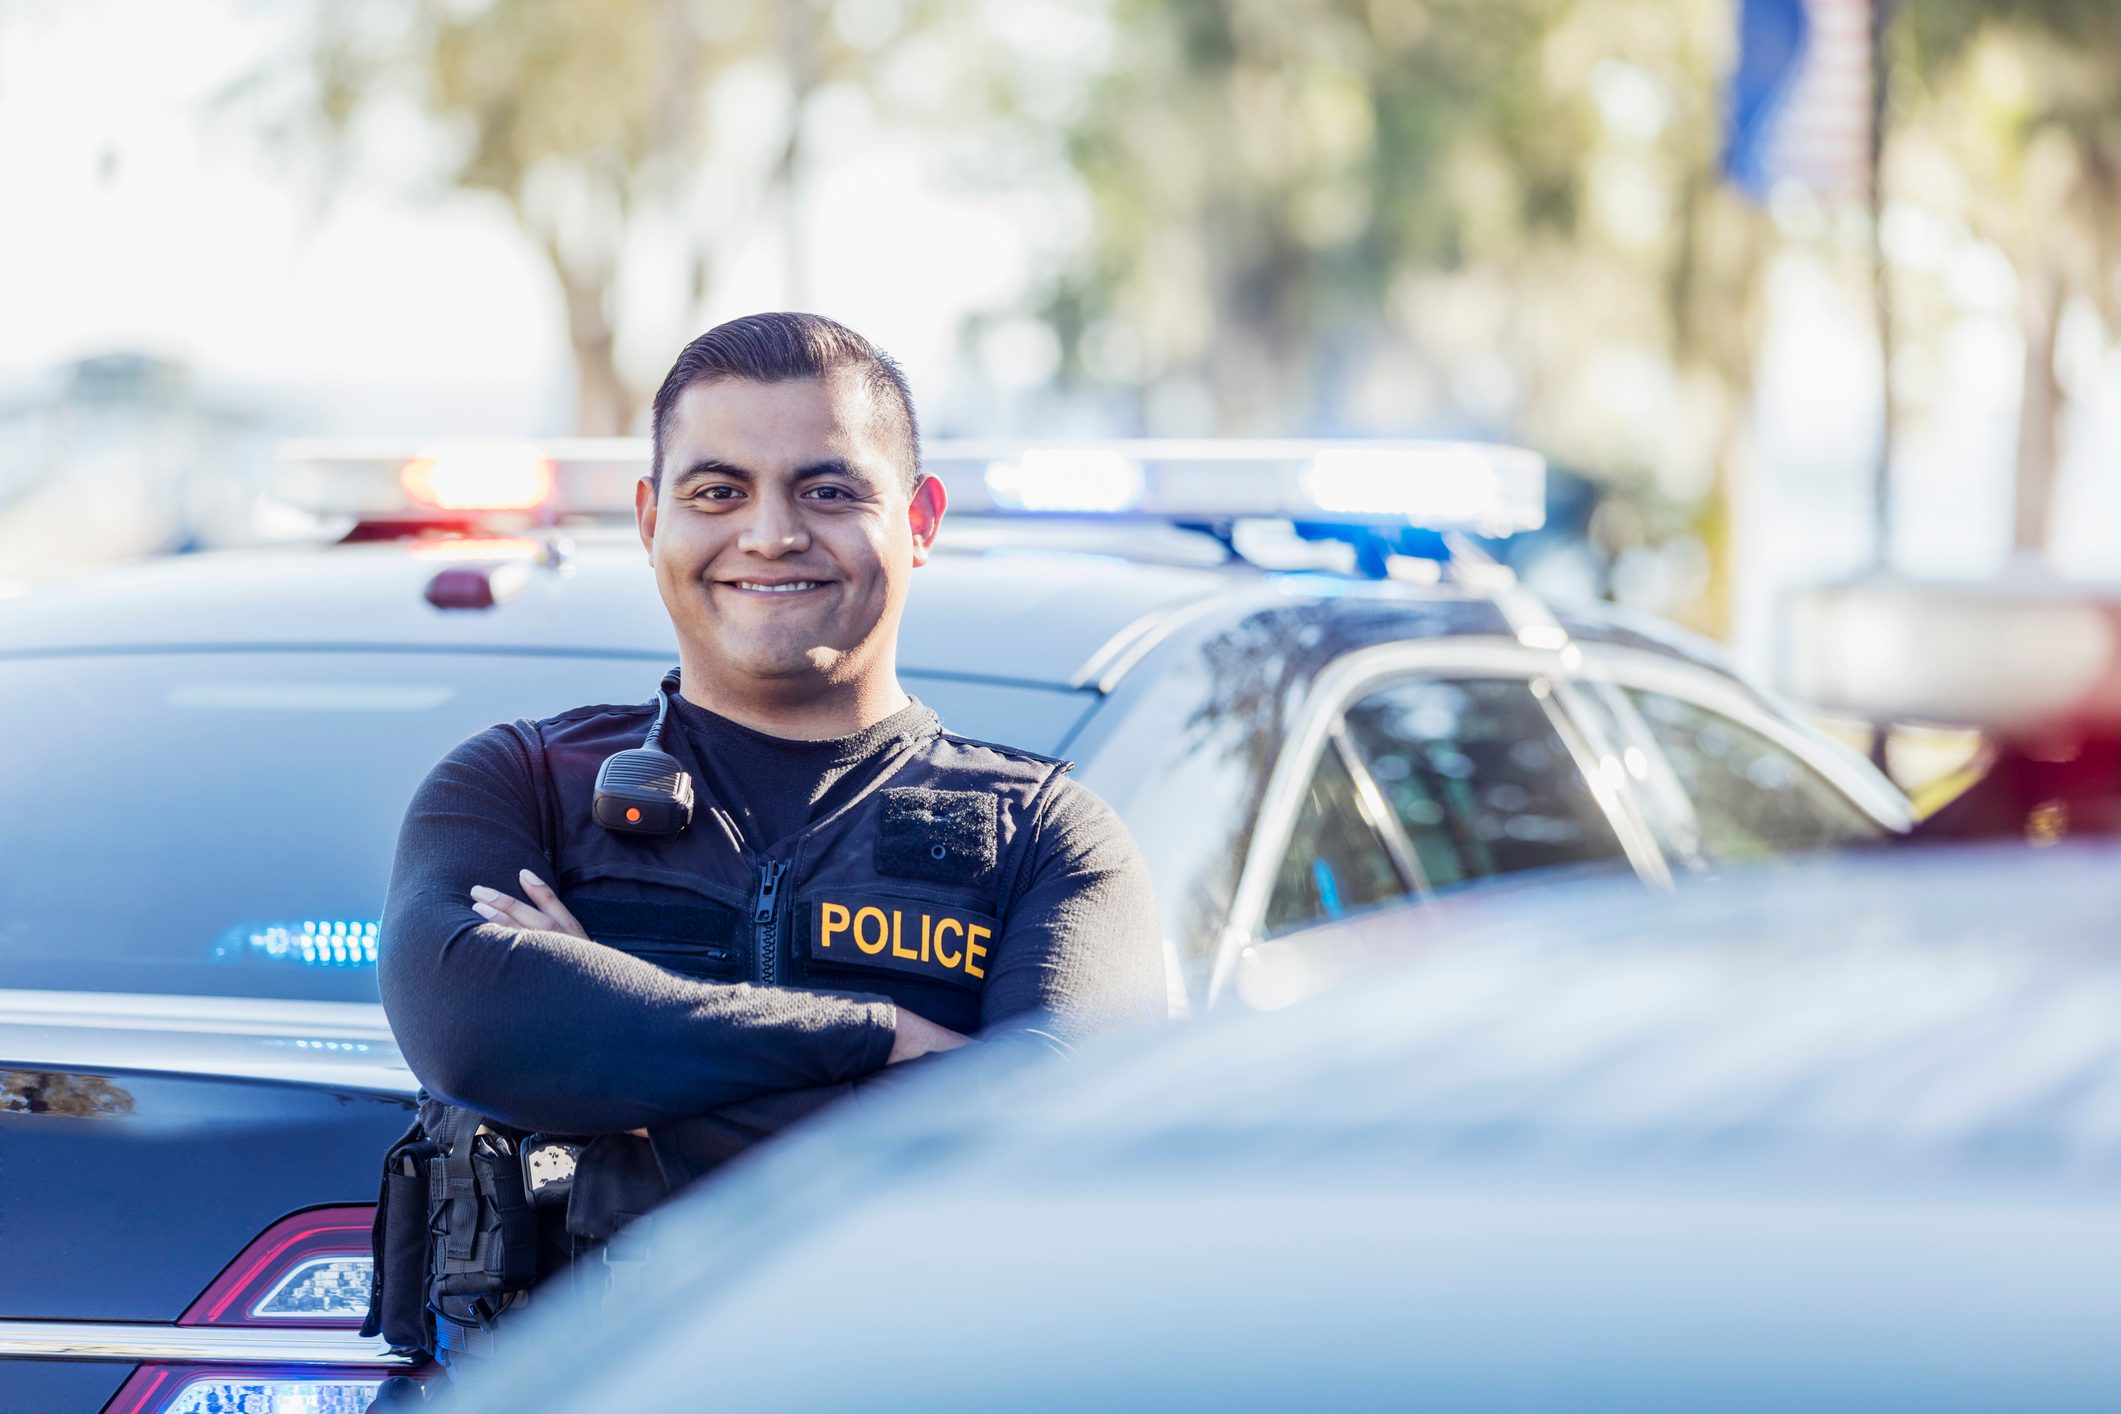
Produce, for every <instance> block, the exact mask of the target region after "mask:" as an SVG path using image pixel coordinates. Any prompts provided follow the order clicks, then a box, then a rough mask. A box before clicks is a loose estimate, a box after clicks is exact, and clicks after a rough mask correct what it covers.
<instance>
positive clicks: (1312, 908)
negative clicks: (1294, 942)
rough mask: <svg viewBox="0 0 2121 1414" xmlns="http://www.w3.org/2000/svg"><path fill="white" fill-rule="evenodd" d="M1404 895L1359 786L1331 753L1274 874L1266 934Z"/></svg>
mask: <svg viewBox="0 0 2121 1414" xmlns="http://www.w3.org/2000/svg"><path fill="white" fill-rule="evenodd" d="M1405 893H1406V886H1405V884H1403V883H1402V882H1401V880H1400V877H1399V871H1398V870H1397V869H1395V868H1394V867H1393V865H1392V856H1391V855H1390V854H1388V853H1386V851H1385V847H1384V844H1383V842H1382V841H1380V840H1379V839H1378V838H1377V832H1376V831H1374V830H1372V829H1371V828H1370V825H1369V822H1368V821H1366V820H1365V819H1364V818H1363V813H1362V807H1361V804H1360V802H1359V801H1358V800H1357V798H1356V794H1355V781H1354V779H1353V778H1352V777H1351V776H1350V775H1349V774H1348V768H1347V767H1346V766H1345V765H1343V764H1342V763H1341V759H1340V754H1339V753H1338V752H1337V751H1335V750H1334V749H1333V748H1332V747H1331V746H1328V747H1327V748H1326V750H1325V751H1324V752H1323V753H1322V754H1321V755H1320V756H1319V759H1318V765H1317V766H1316V767H1315V768H1313V770H1312V773H1311V784H1310V788H1309V789H1308V790H1306V791H1305V792H1304V800H1303V805H1302V807H1301V808H1300V809H1299V810H1298V811H1297V815H1296V827H1295V829H1294V830H1293V831H1292V832H1291V833H1290V836H1289V847H1288V850H1287V852H1285V853H1284V854H1283V855H1282V860H1281V867H1280V868H1279V869H1277V870H1276V871H1275V875H1274V892H1273V893H1272V894H1271V895H1270V896H1269V897H1268V900H1267V916H1266V920H1265V926H1266V931H1267V932H1268V933H1269V934H1273V933H1280V932H1285V931H1287V930H1288V929H1291V928H1299V927H1302V926H1304V925H1305V924H1308V923H1316V922H1320V921H1322V920H1325V919H1329V918H1338V917H1340V916H1341V915H1343V914H1345V913H1349V912H1352V911H1354V910H1356V909H1359V908H1367V907H1370V906H1371V905H1374V904H1380V903H1388V902H1390V901H1391V900H1393V899H1397V898H1400V897H1403V896H1404V895H1405Z"/></svg>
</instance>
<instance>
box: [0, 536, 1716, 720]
mask: <svg viewBox="0 0 2121 1414" xmlns="http://www.w3.org/2000/svg"><path fill="white" fill-rule="evenodd" d="M1188 542H1190V543H1188ZM466 565H485V566H486V567H487V568H488V570H489V571H490V572H491V574H492V577H493V579H494V582H495V583H496V584H502V583H504V582H505V581H506V580H507V578H508V577H509V576H515V577H516V578H517V579H518V580H519V583H518V585H517V586H516V587H515V589H514V592H512V593H509V594H506V595H505V596H503V597H502V598H501V602H499V603H498V604H496V605H495V606H493V607H492V608H489V609H480V610H467V609H439V608H436V607H434V606H433V605H432V604H430V603H429V602H427V600H426V598H425V597H424V593H423V591H424V590H425V588H426V586H427V584H428V582H429V581H430V580H431V579H432V578H433V577H434V576H435V575H436V574H437V573H439V572H441V571H443V570H445V569H449V568H451V567H453V566H466ZM1469 597H1471V598H1479V597H1482V596H1481V595H1480V594H1478V593H1475V594H1472V595H1468V594H1467V593H1466V592H1465V591H1463V590H1461V589H1459V588H1457V587H1450V588H1447V589H1444V590H1433V589H1428V590H1425V589H1423V588H1421V587H1419V586H1409V585H1404V584H1399V583H1389V582H1388V583H1373V582H1368V581H1361V580H1350V579H1346V578H1342V577H1338V576H1330V575H1321V574H1282V573H1272V572H1267V571H1262V570H1260V569H1256V568H1254V567H1252V566H1251V565H1248V564H1245V563H1243V562H1241V561H1236V560H1232V559H1228V558H1224V557H1221V556H1220V555H1219V553H1218V552H1216V551H1215V548H1214V546H1213V544H1212V542H1209V541H1206V540H1205V539H1204V538H1202V537H1198V536H1186V535H1182V534H1179V533H1177V532H1172V531H1170V530H1168V528H1162V527H1158V528H1155V531H1154V532H1152V531H1151V530H1149V529H1147V528H1143V527H1125V526H1113V527H1105V528H1102V529H1101V530H1093V531H1092V532H1090V533H1088V534H1084V533H1082V532H1080V531H1078V532H1077V533H1076V534H1074V535H1073V536H1072V537H1071V536H1052V535H1046V536H1037V535H1033V534H1029V533H1026V532H1024V531H1018V530H1014V529H1010V528H1006V527H1005V528H1003V529H1001V530H1000V531H997V530H996V529H995V527H994V526H993V525H992V524H991V523H985V524H975V525H972V526H968V527H966V528H965V529H964V530H963V531H962V532H961V533H960V534H959V535H958V537H957V540H956V542H955V544H953V542H952V541H951V540H949V539H946V540H945V541H944V542H943V545H942V547H941V553H938V554H937V555H936V556H935V557H934V559H932V560H931V561H930V562H929V564H928V565H927V566H925V567H923V568H922V569H921V571H920V572H919V573H917V574H916V575H915V576H914V579H913V589H912V604H913V605H914V606H916V610H915V612H912V613H909V614H908V615H907V616H906V619H905V623H904V626H903V628H902V630H901V633H900V642H899V665H900V667H901V669H902V670H903V671H906V672H909V673H912V674H916V675H918V674H924V673H925V674H935V675H944V676H968V677H976V678H982V679H987V680H993V681H1004V682H1017V683H1024V684H1035V685H1040V686H1048V687H1083V686H1089V685H1096V684H1101V683H1102V684H1104V685H1109V678H1110V674H1111V672H1112V671H1113V669H1114V667H1115V665H1120V666H1124V665H1126V664H1127V663H1129V662H1131V661H1132V660H1133V659H1134V658H1135V657H1137V656H1138V650H1139V649H1141V648H1142V647H1143V646H1144V645H1146V644H1149V643H1152V642H1154V641H1155V640H1157V639H1158V638H1159V637H1160V636H1161V635H1162V634H1163V633H1164V632H1165V631H1166V630H1167V629H1168V628H1169V627H1170V626H1172V625H1173V624H1176V623H1179V622H1182V621H1186V620H1189V619H1196V618H1199V617H1201V616H1202V615H1203V613H1204V612H1206V611H1211V610H1220V611H1222V612H1223V613H1224V614H1226V615H1228V616H1241V615H1243V614H1245V613H1248V612H1251V611H1253V610H1255V609H1257V608H1259V607H1263V606H1267V605H1284V606H1285V605H1288V604H1291V603H1296V602H1304V601H1313V602H1320V603H1325V602H1330V601H1339V600H1353V601H1356V602H1359V603H1360V604H1361V605H1363V606H1365V609H1366V611H1368V612H1370V613H1371V614H1372V615H1373V616H1374V614H1375V612H1376V611H1377V610H1378V609H1380V608H1388V607H1389V605H1390V604H1392V603H1393V602H1395V601H1396V602H1400V603H1404V604H1406V605H1408V606H1409V607H1410V608H1418V607H1420V606H1427V607H1429V608H1433V607H1434V605H1435V604H1436V603H1437V602H1439V601H1463V600H1465V599H1467V598H1469ZM1492 618H1493V615H1492V613H1490V614H1489V615H1487V616H1486V618H1484V619H1482V620H1481V622H1482V623H1486V622H1488V621H1489V620H1491V619H1492ZM1466 622H1467V621H1466V620H1464V619H1463V618H1460V619H1455V620H1454V619H1450V618H1448V617H1445V618H1439V617H1437V616H1436V615H1434V614H1432V613H1427V612H1415V613H1411V614H1409V615H1408V623H1407V627H1406V636H1410V637H1412V636H1422V635H1425V634H1432V633H1437V632H1450V631H1457V629H1458V628H1459V627H1460V626H1462V625H1464V624H1465V623H1466ZM1567 622H1568V624H1569V627H1570V629H1571V631H1572V632H1575V633H1576V634H1577V635H1578V636H1579V637H1586V638H1599V637H1606V636H1609V635H1611V636H1625V637H1626V638H1627V641H1631V642H1645V643H1646V642H1648V640H1647V639H1644V638H1642V636H1641V630H1640V628H1639V626H1635V625H1629V626H1626V627H1622V626H1621V625H1620V624H1619V623H1618V622H1617V621H1616V622H1615V623H1613V624H1606V623H1603V622H1601V621H1600V619H1599V618H1598V617H1597V616H1596V614H1595V611H1589V612H1582V611H1573V612H1571V614H1570V616H1569V619H1568V621H1567ZM1655 646H1658V647H1660V648H1662V649H1663V650H1664V651H1669V652H1674V653H1679V654H1683V655H1685V656H1689V657H1692V656H1696V655H1695V654H1693V653H1692V652H1690V651H1689V650H1688V649H1686V648H1685V647H1684V646H1680V645H1677V644H1676V641H1675V642H1670V643H1664V644H1658V645H1655ZM204 647H230V648H245V649H276V648H277V649H288V648H310V649H323V650H333V649H341V650H346V649H369V648H377V647H393V648H416V649H439V650H453V651H462V652H518V651H519V652H525V653H533V654H551V653H571V654H605V655H614V656H628V657H643V658H655V659H662V660H670V659H672V658H674V656H675V651H676V645H675V639H674V637H673V635H672V632H671V629H670V624H669V621H668V619H667V618H666V617H665V615H664V613H663V609H662V605H661V602H660V599H659V598H658V596H657V594H656V590H655V584H654V580H653V577H652V575H651V572H650V571H649V569H648V566H647V565H646V564H645V562H644V558H643V556H642V553H641V550H640V547H639V545H638V543H637V542H636V541H635V540H634V539H633V538H632V537H631V535H630V534H626V533H623V532H615V531H608V530H603V529H592V530H590V531H588V532H586V533H583V534H580V535H578V536H577V537H575V538H574V539H573V540H572V542H571V543H570V544H569V546H568V550H567V553H566V554H565V556H564V559H563V560H561V561H560V563H559V564H558V565H557V566H548V565H547V564H545V563H544V562H543V561H541V560H540V559H539V542H537V541H534V540H489V541H473V542H468V543H467V542H465V541H461V540H419V539H411V540H386V541H379V542H375V543H366V544H342V545H331V546H300V547H292V548H275V549H259V550H238V551H218V552H213V553H208V554H200V555H189V556H177V557H172V558H168V559H162V560H153V561H147V562H143V563H139V564H134V565H128V566H122V567H117V568H112V569H106V570H102V571H100V572H98V573H96V574H94V575H90V576H83V577H81V578H78V579H74V580H68V581H60V582H55V583H52V584H48V585H45V586H41V587H39V588H37V589H36V590H34V591H32V592H31V593H29V594H26V595H24V596H22V597H20V598H18V599H15V600H11V601H7V602H5V603H0V656H21V655H27V654H60V653H64V654H74V653H90V652H119V651H152V650H158V649H162V650H167V649H197V648H204Z"/></svg>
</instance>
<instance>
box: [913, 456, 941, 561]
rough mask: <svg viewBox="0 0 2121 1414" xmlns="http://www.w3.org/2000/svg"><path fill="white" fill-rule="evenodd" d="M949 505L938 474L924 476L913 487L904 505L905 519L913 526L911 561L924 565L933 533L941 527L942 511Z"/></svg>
mask: <svg viewBox="0 0 2121 1414" xmlns="http://www.w3.org/2000/svg"><path fill="white" fill-rule="evenodd" d="M949 505H950V493H949V492H947V491H945V490H944V489H943V480H942V478H941V477H939V476H924V477H922V478H921V484H920V485H918V486H916V487H914V488H913V498H912V500H911V501H910V502H909V503H908V504H907V506H906V520H907V522H908V523H909V524H911V525H912V527H913V563H915V564H916V565H925V564H927V563H928V554H929V552H930V551H931V550H933V549H934V548H935V533H936V532H937V531H938V530H941V529H942V528H943V512H944V511H945V510H946V509H948V507H949Z"/></svg>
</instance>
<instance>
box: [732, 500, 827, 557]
mask: <svg viewBox="0 0 2121 1414" xmlns="http://www.w3.org/2000/svg"><path fill="white" fill-rule="evenodd" d="M736 547H737V549H738V550H739V551H741V552H742V553H744V554H747V555H757V556H758V557H759V558H760V559H762V560H777V559H779V558H780V557H781V556H783V555H795V554H800V553H802V552H803V551H805V550H807V549H809V548H810V531H809V529H808V527H806V526H805V525H804V524H803V516H802V513H801V512H800V511H798V510H797V509H796V508H795V506H793V505H792V504H790V503H789V501H788V499H787V498H786V497H783V496H761V497H759V498H758V499H757V500H756V501H755V502H753V509H752V512H751V515H750V516H749V517H748V518H747V519H746V521H745V524H744V528H743V530H742V531H741V532H739V533H738V535H737V538H736Z"/></svg>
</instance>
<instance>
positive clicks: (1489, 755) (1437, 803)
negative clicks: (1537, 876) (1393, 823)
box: [1347, 678, 1625, 889]
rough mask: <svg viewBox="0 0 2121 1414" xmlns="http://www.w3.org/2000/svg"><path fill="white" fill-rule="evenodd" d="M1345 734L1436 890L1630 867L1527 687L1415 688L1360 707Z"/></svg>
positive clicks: (1473, 682) (1494, 681) (1490, 683)
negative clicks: (1531, 873) (1571, 870)
mask: <svg viewBox="0 0 2121 1414" xmlns="http://www.w3.org/2000/svg"><path fill="white" fill-rule="evenodd" d="M1347 726H1348V735H1349V737H1350V739H1351V740H1352V741H1353V742H1354V744H1355V747H1356V750H1357V751H1358V753H1359V754H1360V755H1361V757H1362V760H1363V762H1364V763H1365V764H1366V765H1367V766H1368V767H1369V770H1370V774H1371V775H1372V776H1373V777H1375V778H1376V781H1377V785H1378V789H1379V790H1380V791H1382V792H1383V794H1384V797H1385V800H1386V801H1387V802H1388V803H1389V804H1390V806H1391V809H1392V811H1393V813H1394V814H1395V815H1396V816H1397V817H1398V820H1399V823H1400V825H1401V827H1402V828H1403V829H1404V830H1405V831H1406V835H1407V840H1408V842H1409V843H1410V844H1411V845H1412V846H1413V850H1414V857H1415V859H1416V861H1417V862H1418V863H1419V865H1420V867H1421V871H1422V875H1423V877H1424V879H1425V880H1426V881H1427V883H1428V885H1429V886H1430V887H1431V888H1432V889H1446V888H1450V887H1452V886H1453V885H1457V884H1463V883H1470V882H1473V881H1476V880H1480V879H1487V878H1492V877H1494V876H1497V875H1501V874H1515V873H1519V872H1522V871H1526V870H1533V869H1554V868H1564V867H1570V866H1583V865H1615V866H1617V865H1620V864H1621V863H1623V862H1624V860H1625V854H1624V851H1623V850H1622V848H1621V844H1620V840H1619V838H1618V836H1616V835H1615V834H1614V831H1613V825H1612V822H1611V821H1610V820H1608V819H1607V817H1606V814H1605V811H1604V810H1603V809H1601V808H1600V806H1599V804H1598V801H1597V799H1596V797H1595V796H1593V794H1592V792H1591V787H1590V783H1589V782H1588V781H1586V780H1585V779H1584V778H1583V774H1582V772H1580V771H1579V770H1578V769H1577V767H1576V762H1575V758H1574V757H1572V756H1571V755H1570V754H1569V749H1568V746H1567V744H1566V743H1564V742H1563V741H1562V739H1561V735H1560V733H1559V732H1558V731H1556V729H1555V727H1554V723H1553V721H1552V720H1551V719H1550V718H1549V717H1548V715H1547V711H1546V708H1545V706H1544V705H1543V704H1542V703H1541V702H1540V700H1539V699H1538V698H1537V697H1535V696H1534V694H1533V687H1532V684H1531V683H1529V682H1527V681H1525V680H1523V679H1520V678H1463V679H1443V678H1418V679H1408V680H1406V681H1403V682H1398V683H1394V684H1392V685H1391V686H1390V687H1387V688H1385V689H1383V690H1382V691H1380V692H1376V693H1373V694H1371V695H1370V696H1368V697H1365V698H1364V699H1362V700H1361V701H1360V702H1358V703H1356V704H1355V705H1354V706H1353V707H1351V708H1350V709H1349V710H1348V713H1347Z"/></svg>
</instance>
